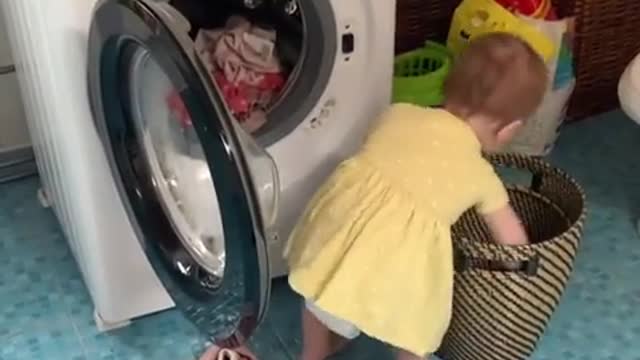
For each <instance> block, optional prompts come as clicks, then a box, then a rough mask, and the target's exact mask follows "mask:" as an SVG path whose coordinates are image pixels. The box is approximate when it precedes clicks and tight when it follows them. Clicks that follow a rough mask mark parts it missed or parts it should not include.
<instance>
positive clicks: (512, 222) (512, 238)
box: [484, 205, 529, 246]
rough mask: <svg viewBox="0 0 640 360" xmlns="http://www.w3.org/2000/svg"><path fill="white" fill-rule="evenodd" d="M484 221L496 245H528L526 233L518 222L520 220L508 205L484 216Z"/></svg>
mask: <svg viewBox="0 0 640 360" xmlns="http://www.w3.org/2000/svg"><path fill="white" fill-rule="evenodd" d="M484 220H485V222H486V223H487V226H488V227H489V230H490V231H491V235H492V236H493V239H494V241H495V242H497V243H498V244H502V245H509V246H520V245H528V244H529V239H528V238H527V233H526V232H525V230H524V227H523V226H522V223H521V222H520V218H518V215H517V214H516V213H515V211H513V208H511V206H510V205H507V206H505V207H504V208H502V209H500V210H498V211H494V212H492V213H490V214H487V215H484Z"/></svg>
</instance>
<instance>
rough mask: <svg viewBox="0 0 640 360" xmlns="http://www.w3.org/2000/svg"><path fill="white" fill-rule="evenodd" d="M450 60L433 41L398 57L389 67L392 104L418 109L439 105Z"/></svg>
mask: <svg viewBox="0 0 640 360" xmlns="http://www.w3.org/2000/svg"><path fill="white" fill-rule="evenodd" d="M451 59H452V57H451V53H450V52H449V50H448V49H447V48H446V47H445V46H443V45H440V44H438V43H435V42H433V41H427V42H426V43H425V45H424V47H422V48H420V49H416V50H413V51H410V52H407V53H404V54H401V55H398V56H397V57H396V58H395V61H394V66H393V102H404V103H412V104H416V105H422V106H436V105H440V104H442V101H443V98H444V96H443V93H442V87H443V84H444V80H445V78H446V77H447V74H448V73H449V68H450V67H451V61H452V60H451Z"/></svg>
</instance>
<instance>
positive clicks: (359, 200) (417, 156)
mask: <svg viewBox="0 0 640 360" xmlns="http://www.w3.org/2000/svg"><path fill="white" fill-rule="evenodd" d="M507 203H508V197H507V194H506V191H505V189H504V186H503V184H502V182H501V181H500V179H499V178H498V177H497V175H496V174H495V172H494V170H493V168H492V166H491V165H490V164H489V163H488V162H487V161H485V160H484V159H483V158H482V155H481V148H480V143H479V142H478V140H477V138H476V137H475V134H474V133H473V131H472V130H471V128H470V127H469V126H468V125H467V124H466V123H465V122H463V121H462V120H460V119H458V118H456V117H454V116H453V115H451V114H450V113H448V112H446V111H445V110H439V109H425V108H421V107H417V106H413V105H408V104H396V105H393V106H391V107H390V109H389V110H388V111H387V112H386V113H384V114H383V115H382V116H381V119H379V122H378V125H377V127H376V128H375V129H374V131H373V132H372V134H371V135H370V136H369V138H368V139H367V141H366V142H365V144H364V146H363V148H362V150H361V151H360V152H359V153H358V154H357V155H355V156H354V157H353V158H351V159H349V160H347V161H345V162H344V163H342V164H341V165H340V166H339V167H338V168H337V169H336V171H335V172H334V173H333V175H332V176H330V178H329V179H328V180H327V182H326V183H325V184H324V185H323V186H322V187H321V188H320V189H319V191H318V192H317V193H316V194H315V196H314V197H313V199H312V201H311V202H310V204H309V206H308V207H307V209H306V210H305V212H304V213H303V214H302V216H301V218H300V220H299V223H298V225H297V226H296V228H295V229H294V231H293V233H292V235H291V238H290V239H289V242H288V244H287V247H286V249H285V257H286V258H287V260H288V262H289V266H290V276H289V283H290V284H291V286H292V288H293V289H294V290H295V291H296V292H298V293H299V294H301V295H302V296H303V297H305V298H306V299H307V300H310V301H312V302H313V303H314V304H315V305H317V306H318V307H319V308H321V309H323V310H324V311H326V312H328V313H330V314H332V315H333V316H336V317H338V318H341V319H344V320H346V321H348V322H350V323H352V324H354V325H355V326H356V327H358V328H359V329H360V330H361V331H363V332H364V333H366V334H367V335H369V336H371V337H374V338H377V339H380V340H382V341H384V342H386V343H389V344H391V345H393V346H395V347H397V348H401V349H404V350H407V351H410V352H412V353H414V354H418V355H425V354H429V353H432V352H434V351H435V350H437V348H438V346H439V345H440V342H441V341H442V338H443V336H444V334H445V332H446V329H447V327H448V324H449V320H450V317H451V306H452V305H451V303H452V295H453V254H452V243H451V235H450V227H451V225H452V224H453V223H454V222H455V221H456V219H458V217H459V216H460V215H461V214H462V213H463V212H464V211H466V210H467V209H469V208H471V207H473V206H476V207H477V208H478V210H479V211H480V212H485V213H487V212H492V211H495V210H498V209H499V208H501V207H504V206H505V205H506V204H507Z"/></svg>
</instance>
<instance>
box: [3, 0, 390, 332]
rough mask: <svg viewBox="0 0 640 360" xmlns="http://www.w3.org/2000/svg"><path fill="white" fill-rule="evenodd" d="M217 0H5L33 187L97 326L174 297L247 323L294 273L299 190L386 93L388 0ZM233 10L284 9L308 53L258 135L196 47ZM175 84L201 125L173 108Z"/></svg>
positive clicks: (238, 327)
mask: <svg viewBox="0 0 640 360" xmlns="http://www.w3.org/2000/svg"><path fill="white" fill-rule="evenodd" d="M228 1H229V2H234V0H228ZM223 3H226V1H213V0H191V1H177V0H176V1H169V2H166V1H152V0H100V1H97V2H96V1H95V0H64V1H62V0H60V1H55V2H53V1H41V0H4V1H3V2H2V3H1V6H2V8H3V11H4V15H5V17H6V19H7V22H8V26H9V35H10V39H11V43H12V48H13V52H14V55H15V57H16V66H17V69H18V74H19V79H20V83H21V91H22V94H23V98H24V99H25V103H26V104H25V105H26V108H27V117H28V124H29V129H30V132H31V136H32V138H33V142H34V149H35V153H36V158H37V163H38V167H39V171H40V175H41V179H42V186H43V189H42V191H41V192H40V193H39V195H40V198H41V200H42V203H43V204H44V205H50V206H51V207H52V209H53V211H54V213H55V214H56V215H57V217H58V219H59V221H60V223H61V226H62V228H63V230H64V233H65V235H66V237H67V239H68V241H69V244H70V248H71V250H72V253H73V256H74V258H75V260H76V262H77V264H78V267H79V268H80V271H81V273H82V275H83V278H84V280H85V284H86V286H87V288H88V290H89V293H90V294H91V297H92V299H93V302H94V304H95V318H96V321H97V324H98V325H99V327H100V328H101V329H110V328H113V327H118V326H123V325H126V324H128V323H129V322H130V321H131V320H132V319H135V318H137V317H140V316H142V315H146V314H150V313H154V312H157V311H161V310H164V309H168V308H171V307H173V306H174V305H177V306H178V307H179V308H180V309H181V310H182V311H183V312H184V313H185V314H186V316H187V317H188V318H189V319H191V320H193V322H194V323H195V324H196V325H198V326H199V327H200V328H201V329H202V330H203V331H205V332H206V333H207V334H208V335H210V336H217V337H219V336H224V337H228V336H231V335H233V336H231V338H233V339H236V340H238V339H239V340H240V341H241V340H242V339H243V338H246V337H247V336H248V335H249V334H250V333H251V331H252V329H253V328H254V327H255V326H256V324H257V323H259V322H260V320H261V318H262V317H263V316H264V314H265V311H266V308H267V304H268V298H269V291H270V283H271V278H272V277H276V276H281V275H284V274H286V267H285V265H284V261H283V259H282V257H281V252H282V251H281V250H282V247H283V242H284V241H285V240H286V238H287V236H288V234H289V232H290V231H291V229H292V227H293V225H294V223H295V221H296V219H297V217H298V216H299V214H300V212H301V211H302V209H303V207H304V205H305V202H306V201H308V199H309V197H310V196H311V195H312V194H313V192H314V191H315V190H316V189H317V187H318V186H319V184H320V183H321V182H322V180H323V179H324V178H325V177H326V176H327V175H328V174H329V173H330V172H331V171H332V169H333V168H334V167H335V166H336V165H337V164H338V163H339V162H340V161H341V160H342V159H344V158H345V157H347V156H349V154H351V153H352V152H353V151H354V150H355V149H356V148H357V147H358V145H359V144H360V143H361V142H362V140H363V138H364V136H365V134H366V132H367V129H368V128H369V127H370V125H371V121H372V120H373V119H375V118H376V115H377V114H378V113H379V112H380V111H382V110H383V109H384V107H386V106H387V105H388V104H389V102H390V93H391V78H392V61H393V37H394V27H395V26H394V25H395V24H394V22H395V1H392V0H385V1H379V0H349V1H342V0H298V1H289V0H287V1H280V0H239V1H235V3H234V4H232V5H229V7H226V6H222V4H223ZM228 9H236V10H234V11H240V10H238V9H243V10H242V11H243V12H246V14H247V16H256V17H258V18H260V21H268V20H269V19H270V18H273V19H275V18H279V19H280V20H279V21H278V22H277V23H276V25H274V26H276V28H277V29H280V31H281V33H280V34H279V35H278V36H283V37H287V36H289V37H290V38H292V39H293V40H294V41H292V42H291V43H292V44H294V45H293V46H292V47H291V48H292V49H293V52H292V53H293V54H297V55H296V56H297V58H298V60H297V61H296V63H295V64H293V65H292V68H291V75H290V76H289V81H288V82H287V85H286V87H285V90H284V91H283V92H282V95H281V96H280V98H279V99H278V100H277V101H276V102H275V103H274V105H273V106H272V107H271V108H270V109H269V112H268V115H267V120H268V121H267V124H266V125H265V126H263V127H262V128H261V129H260V130H259V131H258V132H256V133H254V134H252V135H250V134H248V133H247V132H246V131H245V130H244V129H243V128H242V127H241V126H239V124H238V122H237V121H236V120H235V118H234V117H233V116H232V115H231V114H230V111H229V108H228V106H227V104H226V102H225V101H224V98H223V96H222V95H221V92H220V89H219V88H218V87H217V86H216V85H215V84H214V82H213V81H212V80H211V78H210V77H209V76H208V71H209V70H210V69H209V68H208V67H207V65H206V63H205V61H203V58H202V57H201V56H200V55H199V54H198V53H197V51H196V49H195V47H194V34H195V33H196V32H197V30H198V29H199V28H201V27H205V26H210V25H212V24H215V23H216V21H218V22H219V21H223V20H224V19H226V18H228V17H229V15H230V14H228V13H225V11H228ZM265 14H268V16H267V15H265ZM265 16H266V17H265ZM209 22H211V23H209ZM296 38H297V39H298V40H299V42H298V43H299V45H298V46H297V47H296V46H295V42H296V41H295V39H296ZM171 92H173V93H176V94H178V95H179V99H180V100H181V103H182V104H183V106H184V107H185V109H186V110H187V112H188V114H189V116H190V120H191V124H192V127H191V128H189V129H185V128H183V127H180V126H177V125H176V124H177V122H176V121H174V120H175V119H173V117H172V114H171V112H170V111H169V109H168V106H167V102H166V96H167V94H168V93H171ZM221 334H222V335H221Z"/></svg>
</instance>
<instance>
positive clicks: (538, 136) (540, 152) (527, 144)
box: [505, 17, 575, 156]
mask: <svg viewBox="0 0 640 360" xmlns="http://www.w3.org/2000/svg"><path fill="white" fill-rule="evenodd" d="M522 19H523V20H525V21H526V22H527V23H529V24H530V25H532V26H533V27H535V28H536V29H538V30H540V31H541V32H543V33H544V34H545V35H547V37H549V39H551V41H552V42H553V43H554V46H556V47H557V48H558V49H560V48H561V47H562V46H566V44H564V40H565V38H566V37H565V34H566V33H567V31H568V30H569V23H570V21H571V19H563V20H556V21H547V20H539V19H532V18H527V17H522ZM560 53H561V52H560V51H557V52H556V56H554V57H553V58H552V59H549V61H547V70H548V71H549V86H548V88H547V92H546V93H545V96H544V98H543V100H542V104H541V105H540V106H539V107H538V109H537V110H536V112H535V113H534V114H533V115H532V116H531V117H530V118H529V119H527V122H526V124H525V127H524V128H523V129H522V130H521V131H520V132H519V133H518V135H517V136H516V137H515V139H514V140H513V141H512V142H511V144H510V145H509V146H508V147H507V148H506V149H505V151H506V152H515V153H519V154H525V155H532V156H544V155H547V154H548V153H549V152H550V151H551V150H552V149H553V144H554V143H555V141H556V139H557V137H558V131H559V128H560V125H562V123H563V122H564V119H565V117H566V114H567V105H568V103H569V99H570V97H571V95H572V94H573V89H574V87H575V78H574V77H571V78H570V79H569V80H567V81H563V82H562V84H561V85H560V86H558V84H556V82H555V81H554V80H555V76H556V70H557V69H558V62H559V57H560Z"/></svg>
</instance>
